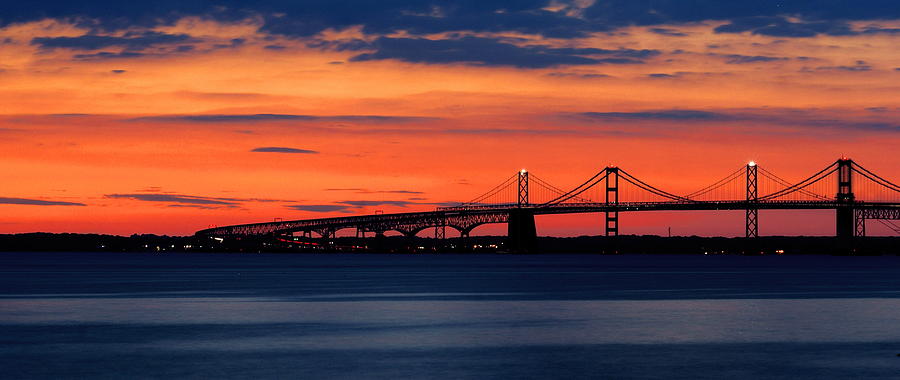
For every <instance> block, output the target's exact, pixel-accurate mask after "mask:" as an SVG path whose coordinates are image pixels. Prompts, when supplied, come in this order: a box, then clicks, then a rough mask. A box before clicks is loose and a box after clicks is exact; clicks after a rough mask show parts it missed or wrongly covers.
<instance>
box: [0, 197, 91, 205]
mask: <svg viewBox="0 0 900 380" xmlns="http://www.w3.org/2000/svg"><path fill="white" fill-rule="evenodd" d="M0 204H4V205H29V206H86V205H85V204H84V203H78V202H62V201H45V200H42V199H27V198H5V197H0Z"/></svg>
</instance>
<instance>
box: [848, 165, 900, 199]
mask: <svg viewBox="0 0 900 380" xmlns="http://www.w3.org/2000/svg"><path fill="white" fill-rule="evenodd" d="M857 168H859V169H857ZM850 169H851V170H853V171H855V172H857V173H859V174H862V175H863V176H865V177H866V178H868V179H870V180H872V181H874V182H876V183H878V184H879V185H881V186H884V187H887V188H889V189H891V190H894V191H898V192H900V186H898V185H896V184H894V183H893V182H891V181H888V180H886V179H884V178H882V177H881V176H879V175H878V174H875V173H872V172H871V171H869V169H866V168H865V167H863V166H862V165H859V164H857V163H856V162H854V163H853V165H852V166H850ZM860 170H862V171H860ZM866 173H868V174H869V175H871V176H872V177H875V178H877V180H876V179H874V178H872V177H869V176H868V175H866Z"/></svg>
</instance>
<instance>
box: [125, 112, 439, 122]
mask: <svg viewBox="0 0 900 380" xmlns="http://www.w3.org/2000/svg"><path fill="white" fill-rule="evenodd" d="M128 120H129V121H150V122H189V123H252V122H272V121H338V122H358V123H409V122H426V121H434V120H438V118H433V117H418V116H383V115H337V116H316V115H291V114H268V113H260V114H239V115H228V114H216V115H166V116H144V117H138V118H133V119H128Z"/></svg>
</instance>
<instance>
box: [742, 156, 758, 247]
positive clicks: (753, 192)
mask: <svg viewBox="0 0 900 380" xmlns="http://www.w3.org/2000/svg"><path fill="white" fill-rule="evenodd" d="M757 169H758V167H757V166H756V163H755V162H753V161H750V163H748V164H747V210H746V211H747V212H746V218H745V221H746V223H745V224H744V234H745V235H744V236H746V237H748V238H755V237H759V209H758V208H757V205H756V203H757V201H758V200H759V197H758V195H759V192H758V190H759V187H758V186H757V185H758V182H757Z"/></svg>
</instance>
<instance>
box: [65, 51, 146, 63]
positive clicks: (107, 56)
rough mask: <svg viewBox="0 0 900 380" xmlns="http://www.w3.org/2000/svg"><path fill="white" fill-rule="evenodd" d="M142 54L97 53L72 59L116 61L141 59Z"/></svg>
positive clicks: (78, 55)
mask: <svg viewBox="0 0 900 380" xmlns="http://www.w3.org/2000/svg"><path fill="white" fill-rule="evenodd" d="M143 56H144V53H137V52H133V51H123V52H118V53H113V52H109V51H101V52H99V53H92V54H75V55H74V56H72V58H75V59H76V60H79V61H96V60H104V59H118V58H139V57H143Z"/></svg>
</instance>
